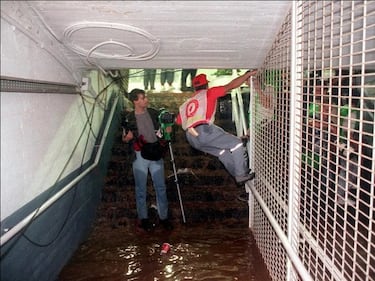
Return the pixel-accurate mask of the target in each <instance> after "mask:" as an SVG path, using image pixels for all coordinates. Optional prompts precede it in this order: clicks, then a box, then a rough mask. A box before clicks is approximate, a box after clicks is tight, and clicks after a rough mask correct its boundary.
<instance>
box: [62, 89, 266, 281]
mask: <svg viewBox="0 0 375 281" xmlns="http://www.w3.org/2000/svg"><path fill="white" fill-rule="evenodd" d="M166 95H167V94H165V93H164V94H162V95H158V94H155V93H154V94H152V95H149V99H150V103H151V104H158V105H160V104H161V105H162V106H161V107H165V108H170V109H171V110H172V111H173V110H176V109H175V108H174V104H180V103H181V101H179V100H178V101H176V99H181V100H183V99H184V98H186V97H185V96H184V95H183V94H180V95H178V96H176V95H173V94H170V95H171V96H170V97H166ZM165 101H168V102H170V104H168V103H167V104H163V102H164V103H165ZM223 102H224V104H222V106H221V108H225V103H227V102H228V100H223ZM216 123H217V124H219V125H220V126H222V127H224V128H225V129H226V130H227V131H233V130H234V127H233V123H232V121H231V116H230V114H228V111H223V110H218V114H217V116H216ZM172 148H173V154H174V158H175V164H176V167H177V169H178V181H179V186H180V189H181V197H182V201H183V206H184V212H185V215H186V223H185V224H184V223H183V220H182V216H181V209H180V204H179V199H178V196H177V189H176V182H175V179H174V173H173V169H172V163H171V162H170V155H167V156H166V157H165V159H164V160H165V176H166V183H167V194H168V200H169V213H170V215H169V217H170V219H171V221H172V222H173V225H174V230H173V231H171V232H166V231H164V230H162V228H161V227H160V226H159V225H158V218H157V214H156V212H155V209H153V207H152V205H154V204H155V202H156V199H155V193H154V189H153V187H152V181H151V179H149V181H148V195H147V196H148V204H149V207H150V208H149V218H150V220H151V221H153V223H155V224H156V228H155V230H154V232H153V233H144V232H142V231H141V230H140V229H139V228H137V226H136V224H137V215H136V206H135V194H134V179H133V175H132V171H131V166H129V161H128V148H127V146H126V145H124V144H123V143H122V142H121V130H119V136H118V137H116V141H115V143H114V146H113V149H112V158H111V161H110V164H109V167H108V172H107V177H106V184H105V186H104V188H103V192H102V202H101V204H100V205H99V207H98V217H97V220H96V223H95V227H94V229H93V231H92V233H91V234H90V236H89V238H88V240H87V241H86V242H85V243H83V244H82V245H81V247H80V248H79V250H78V251H77V252H76V254H75V255H74V256H73V257H72V258H71V260H70V262H69V263H68V264H67V265H66V266H65V268H64V269H63V270H62V271H61V274H60V276H59V281H67V280H111V281H112V280H262V281H267V280H271V279H270V277H269V274H268V271H267V269H266V267H265V265H264V263H263V259H262V257H261V255H260V254H259V251H258V248H257V246H256V244H255V240H254V238H253V235H252V233H251V230H250V229H249V227H248V218H249V211H248V205H247V202H246V201H245V202H244V201H243V200H241V199H242V198H243V197H241V196H243V195H246V192H245V189H244V187H243V186H242V187H238V186H237V185H236V184H235V181H234V179H233V178H232V177H231V176H230V175H229V174H228V172H227V171H226V170H225V169H224V167H223V165H222V164H221V163H220V162H219V160H217V159H216V158H215V157H212V156H210V155H207V154H204V153H201V152H199V151H197V150H194V149H193V148H191V147H190V145H189V144H188V143H187V141H186V140H185V136H184V132H183V131H182V129H181V128H178V127H176V128H175V130H174V138H173V141H172ZM163 243H169V244H170V245H171V248H170V250H169V251H168V253H167V254H164V255H160V251H161V246H162V244H163Z"/></svg>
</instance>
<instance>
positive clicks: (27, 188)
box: [1, 20, 108, 220]
mask: <svg viewBox="0 0 375 281" xmlns="http://www.w3.org/2000/svg"><path fill="white" fill-rule="evenodd" d="M40 28H41V27H40ZM41 30H42V29H40V30H39V32H42V31H41ZM34 39H35V37H34V35H33V34H25V33H24V32H23V31H21V30H20V29H19V28H15V27H14V26H11V25H9V24H8V23H7V22H6V21H3V20H1V75H2V76H10V77H16V78H23V79H33V80H41V81H53V82H59V83H69V84H76V83H77V77H78V76H77V75H76V73H79V71H75V72H74V73H75V74H74V75H73V72H70V71H68V70H69V69H68V68H67V67H66V65H64V64H63V63H62V62H61V60H59V59H57V57H55V56H54V54H53V53H51V52H47V51H46V50H45V49H43V48H42V46H43V43H42V42H38V41H37V40H34ZM44 43H46V42H44ZM90 77H91V82H92V89H93V92H94V95H96V93H98V91H99V89H101V88H103V87H104V86H105V84H106V83H107V82H105V81H99V79H98V77H99V75H98V73H96V72H93V73H91V76H90ZM107 98H108V95H104V96H103V99H102V100H101V102H102V104H101V105H98V104H94V102H93V99H90V98H86V99H85V100H84V101H83V100H82V98H81V97H80V96H79V95H77V94H73V95H67V94H36V93H10V92H2V93H1V220H3V219H4V218H6V217H8V216H9V215H11V214H12V213H14V212H15V211H16V210H18V209H19V208H21V207H22V206H24V205H25V204H26V203H28V202H29V201H30V200H32V199H33V198H35V196H37V195H39V194H41V193H42V192H43V191H45V190H46V189H48V188H49V187H51V186H52V185H53V184H55V183H56V182H57V181H58V180H60V179H61V178H63V177H64V176H66V175H67V174H69V173H70V172H71V171H73V170H74V169H76V168H78V167H79V166H80V165H81V163H85V162H87V160H88V158H89V157H90V156H91V153H92V150H93V147H94V142H95V137H94V136H93V135H92V134H91V133H90V132H89V126H87V127H86V129H84V126H85V123H86V120H87V116H86V114H85V110H84V106H83V104H85V105H86V108H87V111H88V112H90V110H91V109H92V108H93V107H95V114H94V116H93V118H92V120H91V122H92V126H93V131H94V133H95V135H96V134H97V132H98V129H99V126H100V124H101V120H102V118H103V113H104V107H105V105H106V99H107ZM83 130H84V134H83V136H82V138H81V139H80V136H81V133H82V131H83ZM87 139H89V141H88V144H87V147H88V149H87V150H86V152H85V154H84V155H85V158H84V159H82V155H83V151H84V149H85V146H86V141H87ZM77 143H78V145H77ZM76 145H77V147H76ZM71 155H73V156H72V157H71ZM70 158H71V159H70ZM67 163H68V164H67Z"/></svg>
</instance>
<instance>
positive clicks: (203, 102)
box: [176, 70, 257, 185]
mask: <svg viewBox="0 0 375 281" xmlns="http://www.w3.org/2000/svg"><path fill="white" fill-rule="evenodd" d="M256 73H257V71H256V70H253V71H247V72H246V73H245V74H243V75H241V76H239V77H237V78H235V79H233V80H232V81H231V82H229V83H228V84H226V85H224V86H217V87H212V88H209V87H208V83H209V81H208V80H207V77H206V75H205V74H199V75H198V76H196V77H195V78H194V80H193V87H194V95H193V96H192V97H191V98H189V99H188V100H187V101H185V102H184V103H183V104H182V105H181V106H180V108H179V114H178V115H177V120H176V123H177V124H179V125H181V126H182V128H183V129H184V130H185V131H186V138H187V141H188V142H189V144H190V145H191V146H192V147H194V148H195V149H198V150H200V151H203V152H206V153H208V154H211V155H213V156H216V157H218V159H219V160H220V162H221V163H223V165H224V167H225V168H226V170H227V171H228V172H229V173H230V174H231V175H232V176H233V177H234V179H235V181H236V182H237V184H239V185H241V184H244V183H245V182H247V181H249V180H252V179H253V178H254V177H255V173H254V172H251V171H250V170H249V167H248V160H247V159H248V158H247V155H246V151H245V148H244V145H243V142H242V140H241V138H239V137H236V136H234V135H232V134H229V133H228V132H226V131H224V130H223V129H222V128H221V127H219V126H217V125H215V124H214V121H215V111H216V105H217V100H218V98H220V97H222V96H225V95H226V94H227V93H228V92H230V91H231V90H232V89H235V88H238V87H240V86H241V85H242V84H243V83H244V82H245V81H246V80H248V79H249V78H250V77H251V76H254V75H255V74H256Z"/></svg>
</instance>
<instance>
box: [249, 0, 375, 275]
mask: <svg viewBox="0 0 375 281" xmlns="http://www.w3.org/2000/svg"><path fill="white" fill-rule="evenodd" d="M296 7H297V9H296V12H298V14H297V19H298V24H297V26H298V29H297V30H296V34H297V38H296V40H297V43H298V44H297V45H298V46H299V47H300V49H301V52H297V55H298V58H297V64H298V65H297V69H298V70H300V71H298V73H297V75H296V85H302V87H296V95H297V96H298V99H297V101H296V104H290V93H291V91H290V85H291V83H290V82H291V81H290V79H291V78H290V71H291V54H290V52H291V36H292V33H291V32H292V27H291V16H290V15H288V16H287V18H286V20H285V22H284V24H283V26H282V28H281V30H280V32H279V34H278V35H277V37H276V40H275V43H274V44H273V47H272V49H271V51H270V52H269V54H268V56H267V58H266V60H265V62H264V65H263V67H262V69H260V75H259V77H258V78H259V81H260V83H261V84H260V86H261V88H262V89H263V91H258V94H257V95H256V96H254V97H255V105H254V107H253V108H252V112H253V118H254V119H253V120H254V132H253V135H252V136H253V142H254V150H253V151H254V153H253V155H254V157H253V161H254V164H253V165H254V169H255V171H256V173H257V177H256V180H255V182H254V184H255V188H256V190H257V191H258V193H259V194H260V195H261V197H262V199H263V200H264V202H265V203H266V204H267V207H268V209H269V210H270V211H271V212H272V214H273V216H274V217H275V219H276V220H277V222H278V224H279V225H280V227H281V228H282V229H283V231H284V232H285V234H287V232H288V223H290V221H289V222H288V204H293V206H295V209H296V210H295V215H296V217H297V219H298V222H299V225H298V226H297V227H296V229H294V230H293V231H294V233H298V235H297V237H298V238H299V241H297V243H295V242H292V244H293V245H297V247H296V253H297V254H298V256H299V257H300V259H301V260H302V262H303V264H304V265H305V267H306V269H307V270H308V272H309V274H310V275H311V277H312V279H313V280H337V281H338V280H340V281H342V280H366V281H370V280H375V219H374V216H375V187H374V185H375V172H374V170H375V167H374V166H375V164H374V163H375V152H374V151H375V148H374V147H375V145H374V127H375V123H374V114H375V110H374V104H375V2H374V1H299V2H298V4H297V5H296ZM297 50H299V49H298V48H297ZM291 108H292V109H293V110H291ZM291 112H293V114H295V118H296V124H293V125H294V126H295V128H296V129H295V135H293V136H290V129H291V128H290V127H289V126H290V123H289V122H290V114H291ZM289 138H290V139H289ZM290 140H291V141H292V142H293V144H294V145H293V146H292V147H294V149H295V151H296V154H297V155H296V156H295V158H296V163H297V164H296V166H295V167H293V168H292V169H293V179H291V180H292V181H293V183H294V186H295V187H293V189H295V190H294V192H298V196H296V198H297V199H298V200H297V202H288V186H289V179H288V175H289V157H290V155H292V153H290V154H289V141H290ZM254 209H255V210H254V218H253V225H252V226H253V231H254V235H255V237H256V239H257V242H258V246H259V248H260V250H261V252H262V253H263V257H264V259H265V262H266V264H267V267H268V269H269V271H270V274H271V277H272V278H273V280H286V279H287V267H286V261H287V257H286V255H285V251H284V250H283V249H282V246H281V244H279V243H278V237H277V236H276V234H275V233H274V232H273V231H272V227H271V226H270V224H269V223H268V222H267V220H266V219H265V218H264V215H263V213H262V211H261V209H260V207H259V205H258V204H257V203H255V204H254ZM290 276H291V277H290V279H293V277H295V276H296V275H295V274H292V275H290ZM297 279H298V277H297Z"/></svg>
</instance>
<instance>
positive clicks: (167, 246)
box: [160, 243, 171, 255]
mask: <svg viewBox="0 0 375 281" xmlns="http://www.w3.org/2000/svg"><path fill="white" fill-rule="evenodd" d="M170 249H171V244H169V243H163V245H161V251H160V254H161V255H162V254H166V253H168V252H169V250H170Z"/></svg>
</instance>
